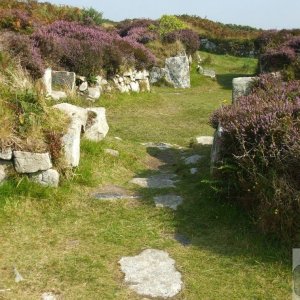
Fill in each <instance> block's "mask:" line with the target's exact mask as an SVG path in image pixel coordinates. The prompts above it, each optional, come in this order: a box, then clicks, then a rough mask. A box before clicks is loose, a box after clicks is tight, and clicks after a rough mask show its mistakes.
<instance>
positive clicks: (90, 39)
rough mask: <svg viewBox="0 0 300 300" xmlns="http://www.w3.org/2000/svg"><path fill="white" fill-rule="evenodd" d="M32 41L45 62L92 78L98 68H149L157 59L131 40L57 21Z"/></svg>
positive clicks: (112, 69) (109, 70) (72, 23)
mask: <svg viewBox="0 0 300 300" xmlns="http://www.w3.org/2000/svg"><path fill="white" fill-rule="evenodd" d="M32 38H33V39H34V41H35V42H36V44H37V45H38V47H39V48H40V51H41V53H42V55H43V57H44V58H45V59H46V60H47V61H50V62H52V64H57V65H59V66H61V67H63V68H65V69H67V70H69V71H74V72H76V73H78V74H81V75H84V76H90V75H94V74H96V73H97V72H100V71H101V69H105V70H106V71H107V72H108V73H109V74H111V73H115V72H117V71H118V70H119V68H120V67H121V66H122V65H125V66H128V67H136V68H138V69H140V68H150V67H151V66H153V65H154V63H155V60H156V59H155V57H154V55H153V54H152V53H151V52H150V51H149V50H148V49H147V48H145V47H144V46H143V45H142V44H140V43H138V42H136V41H135V40H134V39H131V38H128V37H127V38H122V37H120V36H119V35H118V33H117V32H116V31H108V30H106V29H104V28H101V27H96V26H83V25H81V24H79V23H76V22H66V21H58V22H55V23H53V24H51V25H48V26H44V27H42V28H40V29H39V30H37V31H36V32H35V33H34V34H33V36H32Z"/></svg>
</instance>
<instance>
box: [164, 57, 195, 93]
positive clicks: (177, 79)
mask: <svg viewBox="0 0 300 300" xmlns="http://www.w3.org/2000/svg"><path fill="white" fill-rule="evenodd" d="M166 69H167V70H168V73H167V79H168V81H169V82H172V83H173V85H174V87H175V88H189V87H190V86H191V82H190V65H189V60H188V58H187V56H186V55H184V56H176V57H170V58H167V59H166Z"/></svg>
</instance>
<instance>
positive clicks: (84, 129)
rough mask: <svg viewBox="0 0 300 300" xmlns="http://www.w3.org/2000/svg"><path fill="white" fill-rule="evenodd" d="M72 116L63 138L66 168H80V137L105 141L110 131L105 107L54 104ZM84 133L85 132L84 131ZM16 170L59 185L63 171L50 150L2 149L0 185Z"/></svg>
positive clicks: (35, 180) (41, 182) (36, 180)
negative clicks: (35, 151) (55, 164)
mask: <svg viewBox="0 0 300 300" xmlns="http://www.w3.org/2000/svg"><path fill="white" fill-rule="evenodd" d="M54 108H56V109H59V110H60V111H62V112H63V113H65V114H66V115H67V116H69V117H70V124H69V127H68V129H67V132H66V134H65V135H64V136H63V137H62V145H63V151H64V156H65V162H66V166H65V167H69V168H72V167H77V166H78V165H79V162H80V140H81V138H82V137H83V138H85V139H88V140H91V141H96V142H98V141H101V140H102V139H104V138H105V136H106V135H107V133H108V130H109V127H108V124H107V121H106V114H105V109H104V108H103V107H95V108H88V109H85V108H82V107H77V106H75V105H72V104H69V103H61V104H57V105H55V106H54ZM82 133H83V134H82ZM13 173H18V174H23V175H26V176H27V177H28V178H29V179H30V180H31V181H34V182H37V183H39V184H42V185H45V186H52V187H57V186H58V184H59V177H60V175H59V173H58V171H57V170H55V169H54V168H53V163H52V159H51V155H50V153H49V152H44V153H34V152H29V151H18V150H15V149H13V147H7V148H4V149H0V184H1V183H2V182H3V181H5V180H6V179H7V178H9V176H10V175H11V174H13Z"/></svg>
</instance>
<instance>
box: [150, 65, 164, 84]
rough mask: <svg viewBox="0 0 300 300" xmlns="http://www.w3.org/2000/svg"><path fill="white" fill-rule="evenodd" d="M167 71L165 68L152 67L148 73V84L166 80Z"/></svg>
mask: <svg viewBox="0 0 300 300" xmlns="http://www.w3.org/2000/svg"><path fill="white" fill-rule="evenodd" d="M167 73H168V70H167V69H166V68H159V67H153V68H152V70H151V72H150V83H151V84H153V83H156V82H158V81H160V80H161V79H166V77H167Z"/></svg>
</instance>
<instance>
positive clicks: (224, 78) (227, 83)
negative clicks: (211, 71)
mask: <svg viewBox="0 0 300 300" xmlns="http://www.w3.org/2000/svg"><path fill="white" fill-rule="evenodd" d="M250 76H253V75H251V74H238V73H237V74H235V73H230V74H217V82H218V83H219V84H220V85H221V86H222V87H223V88H224V89H227V90H231V89H232V80H233V79H234V78H236V77H250Z"/></svg>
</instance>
